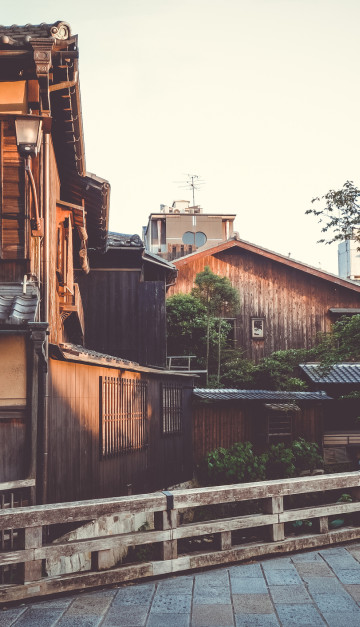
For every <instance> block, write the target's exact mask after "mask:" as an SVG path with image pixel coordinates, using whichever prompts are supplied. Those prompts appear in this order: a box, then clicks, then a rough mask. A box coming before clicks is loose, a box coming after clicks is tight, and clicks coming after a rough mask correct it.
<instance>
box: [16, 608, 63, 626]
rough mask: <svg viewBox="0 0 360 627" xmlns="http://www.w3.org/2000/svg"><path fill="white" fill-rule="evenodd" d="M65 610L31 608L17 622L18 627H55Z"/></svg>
mask: <svg viewBox="0 0 360 627" xmlns="http://www.w3.org/2000/svg"><path fill="white" fill-rule="evenodd" d="M63 612H64V610H63V609H62V608H58V609H56V608H53V609H46V608H45V607H44V608H32V607H29V608H28V610H27V611H26V612H24V613H23V614H22V615H21V616H20V618H18V619H17V620H16V622H15V625H16V627H22V626H24V627H53V625H55V623H57V621H58V620H59V618H60V617H61V615H62V614H63Z"/></svg>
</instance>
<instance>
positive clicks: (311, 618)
mask: <svg viewBox="0 0 360 627" xmlns="http://www.w3.org/2000/svg"><path fill="white" fill-rule="evenodd" d="M276 611H277V613H278V616H279V619H280V622H281V624H282V625H284V627H298V626H300V625H307V627H320V626H322V625H325V623H324V621H323V619H322V618H321V616H320V614H319V612H318V611H317V609H316V608H315V607H314V606H313V605H311V604H310V603H306V604H301V605H299V604H296V603H293V604H292V605H285V604H280V605H276Z"/></svg>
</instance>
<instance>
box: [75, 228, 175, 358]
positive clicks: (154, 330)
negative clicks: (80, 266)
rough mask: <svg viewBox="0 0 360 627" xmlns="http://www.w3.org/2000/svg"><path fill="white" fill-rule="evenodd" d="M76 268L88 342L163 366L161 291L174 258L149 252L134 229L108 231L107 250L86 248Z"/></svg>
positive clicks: (166, 284)
mask: <svg viewBox="0 0 360 627" xmlns="http://www.w3.org/2000/svg"><path fill="white" fill-rule="evenodd" d="M89 258H90V266H91V272H90V273H89V274H84V273H83V272H81V271H78V272H77V273H76V276H77V280H78V283H79V286H80V292H81V297H82V302H83V305H84V317H85V343H86V346H87V347H88V348H92V349H94V350H97V351H100V352H102V353H111V354H112V355H116V356H119V357H122V358H125V359H130V360H134V361H137V362H139V363H140V364H142V365H148V366H160V367H163V368H164V367H165V366H166V312H165V297H166V291H167V289H168V287H169V285H171V284H173V283H174V281H175V278H176V274H177V271H176V268H175V267H174V266H173V264H171V263H169V262H167V261H166V260H164V259H162V258H161V257H158V256H157V255H155V254H152V253H147V252H145V250H144V245H143V242H142V241H141V239H140V237H139V236H138V235H125V234H122V233H109V236H108V240H107V249H106V252H105V253H104V252H102V251H101V250H92V251H91V252H90V254H89Z"/></svg>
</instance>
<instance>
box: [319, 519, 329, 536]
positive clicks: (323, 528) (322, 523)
mask: <svg viewBox="0 0 360 627" xmlns="http://www.w3.org/2000/svg"><path fill="white" fill-rule="evenodd" d="M328 531H329V517H328V516H320V517H319V532H320V533H328Z"/></svg>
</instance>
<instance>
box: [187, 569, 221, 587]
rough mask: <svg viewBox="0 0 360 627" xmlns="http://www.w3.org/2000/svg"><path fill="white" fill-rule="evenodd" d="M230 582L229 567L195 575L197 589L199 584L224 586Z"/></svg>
mask: <svg viewBox="0 0 360 627" xmlns="http://www.w3.org/2000/svg"><path fill="white" fill-rule="evenodd" d="M227 583H229V574H228V571H227V569H225V570H223V569H222V570H219V571H213V570H211V571H209V572H207V573H200V574H199V575H196V576H195V590H196V588H197V587H198V586H201V585H207V586H215V587H219V586H224V585H226V584H227Z"/></svg>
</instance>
